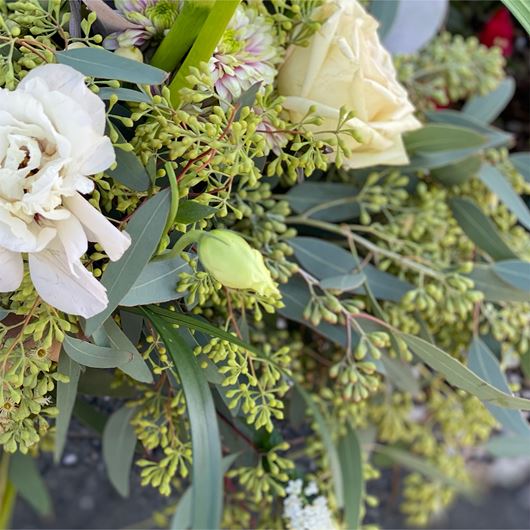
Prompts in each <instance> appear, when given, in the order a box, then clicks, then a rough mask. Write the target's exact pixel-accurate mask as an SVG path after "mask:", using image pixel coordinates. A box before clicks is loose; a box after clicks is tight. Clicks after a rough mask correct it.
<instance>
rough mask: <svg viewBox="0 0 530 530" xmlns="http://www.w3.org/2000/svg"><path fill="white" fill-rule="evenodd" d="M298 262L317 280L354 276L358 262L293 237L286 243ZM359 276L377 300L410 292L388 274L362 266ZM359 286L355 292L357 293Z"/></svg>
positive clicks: (325, 246) (336, 248)
mask: <svg viewBox="0 0 530 530" xmlns="http://www.w3.org/2000/svg"><path fill="white" fill-rule="evenodd" d="M289 243H290V245H291V246H292V247H293V249H294V254H295V257H296V259H297V260H298V262H299V263H300V264H301V265H302V267H304V269H305V270H306V271H307V272H309V273H310V274H311V275H313V276H315V277H316V278H318V279H319V280H325V279H327V278H333V277H337V276H343V275H351V274H355V273H358V271H356V269H358V267H359V260H358V259H357V258H355V257H354V256H353V255H352V254H351V252H348V251H347V250H345V249H343V248H341V247H339V246H337V245H334V244H333V243H329V242H328V241H323V240H322V239H318V238H315V237H295V238H293V239H291V240H290V241H289ZM362 273H363V274H364V276H365V277H366V279H367V282H368V284H369V285H370V288H371V289H372V291H373V293H374V296H375V297H376V298H378V299H381V300H391V301H394V302H397V301H399V300H400V299H401V298H402V297H403V295H404V294H405V293H406V292H407V291H409V290H410V289H412V288H413V287H412V285H410V284H409V283H408V282H405V281H403V280H400V279H399V278H396V277H395V276H393V275H392V274H388V273H387V272H384V271H380V270H379V269H376V268H375V267H374V266H372V265H366V266H365V267H364V268H363V270H362ZM361 289H362V287H361V286H360V287H359V288H358V290H357V292H360V290H361Z"/></svg>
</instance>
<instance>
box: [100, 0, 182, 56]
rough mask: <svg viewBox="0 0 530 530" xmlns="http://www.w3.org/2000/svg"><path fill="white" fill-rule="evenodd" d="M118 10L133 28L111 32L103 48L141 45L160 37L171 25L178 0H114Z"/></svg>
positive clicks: (175, 13)
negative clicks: (134, 25) (133, 25)
mask: <svg viewBox="0 0 530 530" xmlns="http://www.w3.org/2000/svg"><path fill="white" fill-rule="evenodd" d="M114 4H115V6H116V8H117V10H118V12H119V13H120V14H121V15H123V17H124V18H126V19H127V20H128V21H129V22H132V23H133V24H136V25H137V26H138V27H137V28H134V29H126V30H125V31H120V32H115V33H111V34H110V35H108V37H106V39H105V41H104V43H103V44H104V46H105V48H108V49H109V50H115V49H117V48H120V47H131V46H135V47H138V48H139V47H142V46H144V45H145V44H146V43H147V42H149V41H150V40H151V39H160V38H162V37H163V36H164V33H165V32H166V31H167V30H168V29H169V28H170V27H171V26H172V25H173V22H174V21H175V18H176V17H177V14H178V11H179V0H115V2H114Z"/></svg>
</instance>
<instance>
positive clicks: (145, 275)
mask: <svg viewBox="0 0 530 530" xmlns="http://www.w3.org/2000/svg"><path fill="white" fill-rule="evenodd" d="M190 270H191V268H190V266H189V264H188V263H187V262H186V261H184V260H183V259H182V258H181V257H180V256H175V257H173V258H169V259H157V260H155V261H151V262H149V263H148V264H147V265H146V267H145V269H144V270H143V271H142V272H141V274H140V276H139V277H138V279H137V280H136V282H135V283H134V285H133V286H132V287H131V289H130V291H129V292H128V293H127V294H126V295H125V298H123V300H122V301H121V302H120V305H122V306H131V307H132V306H138V305H148V304H159V303H162V302H170V301H172V300H178V299H179V298H182V297H183V296H184V295H185V293H184V292H178V291H177V283H178V280H179V276H180V274H181V273H183V272H189V271H190Z"/></svg>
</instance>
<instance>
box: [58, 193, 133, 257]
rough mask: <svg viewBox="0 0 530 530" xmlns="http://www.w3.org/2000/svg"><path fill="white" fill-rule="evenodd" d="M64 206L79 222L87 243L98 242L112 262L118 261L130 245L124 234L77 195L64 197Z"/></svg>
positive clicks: (127, 235) (128, 237) (129, 240)
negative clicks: (87, 240)
mask: <svg viewBox="0 0 530 530" xmlns="http://www.w3.org/2000/svg"><path fill="white" fill-rule="evenodd" d="M64 204H65V206H66V207H67V208H68V209H69V210H70V211H71V212H72V213H73V214H74V215H75V216H76V217H77V218H78V219H79V221H81V223H82V224H83V226H84V229H85V232H86V234H87V236H88V239H89V241H96V242H98V243H99V244H100V245H101V246H102V247H103V249H104V250H105V252H106V253H107V255H108V256H109V258H110V259H111V260H112V261H117V260H119V259H120V258H121V257H122V256H123V254H124V252H125V251H126V250H127V249H128V248H129V246H130V244H131V238H130V236H129V234H127V233H126V232H120V231H119V230H118V229H117V228H116V227H115V226H114V225H113V224H112V223H111V222H110V221H108V220H107V219H106V217H105V216H104V215H103V214H102V213H101V212H99V211H98V210H96V209H95V208H94V207H93V206H92V205H91V204H90V203H89V202H88V201H87V200H86V199H85V198H83V197H82V196H81V195H79V193H76V194H75V195H73V196H72V197H65V199H64Z"/></svg>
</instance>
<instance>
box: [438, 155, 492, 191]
mask: <svg viewBox="0 0 530 530" xmlns="http://www.w3.org/2000/svg"><path fill="white" fill-rule="evenodd" d="M481 165H482V157H481V156H480V155H473V156H468V157H467V158H464V159H463V160H459V161H457V162H454V163H452V164H449V165H447V166H442V167H439V168H436V169H432V170H431V172H430V173H431V176H432V177H433V178H434V179H436V180H437V181H438V182H440V183H441V184H443V185H444V186H458V185H460V184H463V183H464V182H466V181H468V180H469V179H470V178H471V177H473V176H474V175H476V174H477V172H478V171H479V169H480V166H481Z"/></svg>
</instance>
